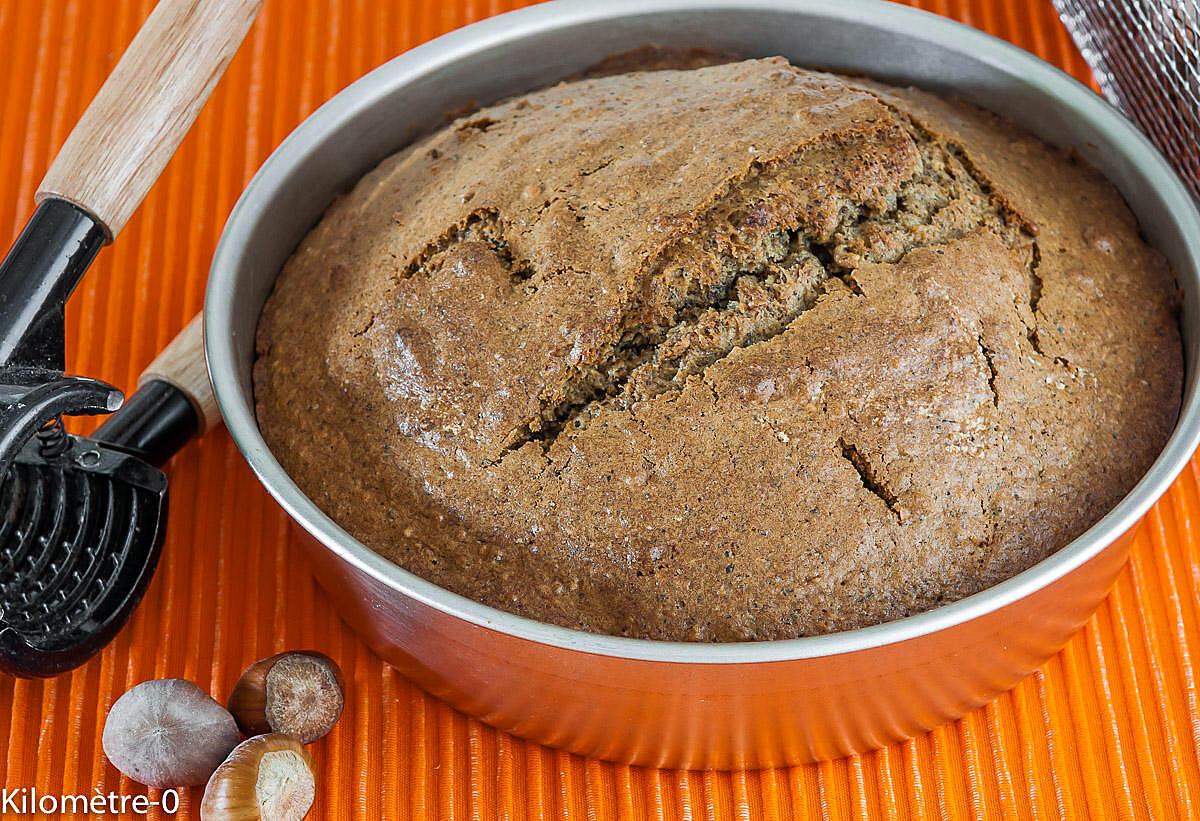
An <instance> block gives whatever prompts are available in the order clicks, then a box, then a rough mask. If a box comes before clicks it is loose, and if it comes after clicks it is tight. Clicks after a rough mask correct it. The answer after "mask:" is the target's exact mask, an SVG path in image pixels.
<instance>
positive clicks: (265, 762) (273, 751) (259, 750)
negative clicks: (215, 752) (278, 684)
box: [200, 733, 317, 821]
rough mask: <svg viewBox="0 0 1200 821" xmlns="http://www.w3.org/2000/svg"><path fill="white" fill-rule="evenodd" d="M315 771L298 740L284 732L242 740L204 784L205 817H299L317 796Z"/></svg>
mask: <svg viewBox="0 0 1200 821" xmlns="http://www.w3.org/2000/svg"><path fill="white" fill-rule="evenodd" d="M316 783H317V771H316V768H315V767H314V766H313V760H312V756H311V755H309V753H308V750H306V749H305V748H304V745H303V744H301V743H300V742H299V741H298V740H296V739H295V738H293V737H292V736H289V735H283V734H282V733H270V734H268V735H259V736H255V737H254V738H251V739H248V740H247V741H243V742H242V743H241V744H239V745H238V746H237V747H235V748H234V750H233V752H231V753H230V754H229V757H228V758H226V759H225V761H224V762H223V763H222V764H221V766H219V767H217V770H216V772H214V773H213V774H212V778H210V779H209V781H208V786H206V787H205V788H204V798H203V799H202V800H201V802H200V819H201V821H258V819H270V821H299V820H300V819H302V818H304V817H305V816H306V815H307V814H308V811H309V809H310V808H311V807H312V804H313V800H314V799H315V798H316Z"/></svg>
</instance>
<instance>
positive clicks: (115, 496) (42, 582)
mask: <svg viewBox="0 0 1200 821" xmlns="http://www.w3.org/2000/svg"><path fill="white" fill-rule="evenodd" d="M200 319H201V318H200V315H197V316H196V317H195V319H193V320H192V322H191V323H190V324H189V325H188V326H187V327H186V328H185V329H184V330H183V332H181V333H180V334H179V336H177V337H176V338H175V340H174V341H173V342H172V343H171V344H170V345H169V346H168V347H167V348H166V350H164V351H163V353H162V354H161V355H160V356H159V357H158V358H157V359H155V360H154V362H153V363H151V365H150V367H149V368H147V369H146V371H145V373H143V374H142V377H141V379H140V380H139V387H138V389H137V391H136V392H135V393H134V394H133V396H132V397H130V399H129V401H128V402H126V403H125V404H124V406H123V407H121V409H120V410H118V411H117V412H116V413H114V414H112V416H110V417H109V418H108V419H106V420H105V422H104V424H102V425H101V426H100V427H99V428H97V429H96V431H95V432H94V433H93V434H92V435H91V436H88V437H82V436H75V435H72V434H69V433H66V432H65V431H63V429H62V426H61V425H60V424H57V423H55V422H51V423H50V424H49V425H48V426H46V427H44V428H42V429H41V430H40V431H39V432H38V433H37V434H36V435H35V436H33V437H32V438H31V439H30V440H29V441H28V442H26V444H25V446H24V447H23V448H22V449H21V451H20V452H18V453H17V455H16V458H15V459H14V460H13V463H12V466H11V467H10V468H9V470H8V471H7V473H6V474H5V475H4V476H3V478H2V479H0V510H2V511H3V519H2V520H0V669H2V670H4V671H6V672H9V673H13V674H15V675H22V676H47V675H55V674H57V673H60V672H62V671H64V670H69V669H71V668H72V667H75V666H77V665H79V664H81V663H82V662H84V661H86V660H87V659H88V658H90V657H91V656H92V655H93V654H94V653H95V652H96V651H97V650H99V649H100V648H101V647H103V646H104V645H105V644H106V643H107V642H108V640H109V639H110V638H112V636H113V634H114V633H116V631H117V630H118V629H120V627H121V625H122V624H124V622H125V620H126V618H127V617H128V615H129V613H130V612H131V611H132V609H133V607H134V606H135V605H136V604H137V602H138V600H139V599H140V598H141V595H142V593H143V592H144V590H145V588H146V585H147V584H148V583H149V581H150V578H151V576H152V574H153V572H154V568H155V566H156V564H157V562H158V556H159V552H160V550H161V547H162V540H163V531H164V527H165V525H166V517H167V479H166V476H165V475H164V474H163V472H162V471H161V470H160V469H159V468H160V467H161V466H162V465H163V464H165V463H166V461H167V460H168V459H170V457H171V456H172V455H174V454H175V453H176V452H178V450H179V449H180V448H182V447H183V446H184V445H185V444H186V443H187V442H188V441H189V440H190V439H191V438H193V437H194V436H197V435H199V434H201V433H203V432H205V431H206V430H208V429H209V428H210V427H212V426H213V425H214V424H215V423H216V421H217V419H218V418H219V417H218V414H217V411H216V407H215V403H214V400H213V398H212V391H211V388H210V387H209V385H208V374H207V373H206V372H205V370H204V353H203V343H202V340H201V327H200ZM89 381H90V380H89Z"/></svg>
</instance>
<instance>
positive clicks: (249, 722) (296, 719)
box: [229, 650, 346, 744]
mask: <svg viewBox="0 0 1200 821" xmlns="http://www.w3.org/2000/svg"><path fill="white" fill-rule="evenodd" d="M345 693H346V687H345V679H344V678H343V676H342V671H341V668H339V667H338V665H337V662H335V661H334V660H333V659H331V658H330V657H329V656H327V655H325V654H324V653H318V652H317V651H315V650H297V651H291V652H287V653H279V654H277V655H274V656H271V657H270V658H265V659H263V660H262V661H258V662H255V663H254V664H252V665H250V666H249V667H247V668H246V670H245V672H243V673H242V676H241V678H239V679H238V682H237V684H235V685H234V688H233V692H232V693H230V695H229V711H230V712H231V713H232V714H233V717H234V719H235V720H236V721H237V724H238V727H240V728H241V730H242V732H244V733H245V734H246V735H258V734H260V733H287V734H288V735H292V736H295V737H296V738H297V739H299V740H300V741H301V742H302V743H304V744H308V743H311V742H313V741H316V740H317V739H319V738H322V737H324V736H325V735H326V734H327V733H328V732H329V731H330V730H331V729H333V725H334V724H336V723H337V720H338V718H339V717H340V716H341V714H342V707H343V706H344V704H345V700H346V697H345Z"/></svg>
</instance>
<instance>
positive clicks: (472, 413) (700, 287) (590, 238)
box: [255, 59, 1182, 641]
mask: <svg viewBox="0 0 1200 821" xmlns="http://www.w3.org/2000/svg"><path fill="white" fill-rule="evenodd" d="M1172 299H1173V297H1172V290H1171V278H1170V272H1169V271H1168V269H1167V267H1166V265H1165V263H1164V262H1163V260H1162V259H1161V257H1160V256H1159V255H1158V254H1156V253H1155V252H1154V251H1152V250H1151V249H1149V248H1147V247H1146V246H1145V244H1144V243H1143V242H1142V241H1141V240H1140V239H1139V237H1138V235H1137V227H1136V224H1135V223H1134V221H1133V219H1132V217H1131V215H1130V214H1129V213H1128V210H1127V209H1126V208H1125V206H1124V204H1123V203H1122V202H1121V199H1120V197H1119V196H1118V195H1117V193H1116V192H1115V191H1114V190H1113V189H1112V187H1111V186H1110V185H1109V184H1108V183H1107V182H1106V181H1104V180H1103V179H1102V178H1100V177H1099V176H1098V175H1096V174H1095V173H1093V172H1091V171H1089V170H1087V169H1084V168H1081V167H1080V166H1079V165H1077V164H1074V163H1072V162H1071V161H1070V160H1069V159H1068V158H1066V157H1064V156H1062V155H1061V154H1059V153H1057V152H1055V151H1052V150H1051V149H1049V148H1047V147H1046V146H1045V145H1043V144H1042V143H1040V142H1038V141H1037V140H1035V139H1033V138H1032V137H1030V136H1028V135H1027V134H1026V133H1025V132H1023V131H1021V130H1019V129H1017V128H1016V127H1014V126H1012V125H1011V124H1008V123H1004V122H1002V121H1000V120H998V119H996V118H994V117H992V116H991V115H988V114H986V113H984V112H981V111H979V110H977V109H974V108H972V107H970V106H966V105H964V104H961V103H956V102H950V101H945V100H942V99H939V98H936V97H931V96H930V95H926V94H924V93H922V92H918V91H913V90H908V91H904V90H898V89H892V88H888V87H884V86H880V85H877V84H874V83H870V82H867V81H859V80H848V79H845V78H839V77H835V76H832V75H828V74H819V73H814V72H808V71H803V70H800V69H797V68H794V67H792V66H790V65H788V64H787V63H786V62H785V61H783V60H781V59H771V60H755V61H745V62H741V63H730V64H725V65H715V66H709V67H704V68H699V69H694V70H687V71H659V72H654V73H628V74H621V75H617V76H609V77H603V78H594V79H587V80H582V81H578V82H572V83H567V84H560V85H558V86H555V87H552V88H549V89H546V90H543V91H540V92H535V93H532V94H529V95H527V96H525V97H522V98H518V99H514V100H509V101H506V102H504V103H501V104H499V105H496V106H493V107H490V108H487V109H484V110H482V111H479V112H475V113H473V114H471V115H469V116H467V117H464V118H461V119H459V120H457V121H456V122H454V123H453V124H452V125H451V126H449V127H448V128H446V129H445V130H443V131H440V132H438V133H436V134H434V135H432V136H430V137H428V138H427V139H425V140H423V141H421V142H419V143H418V144H416V145H414V146H412V147H410V148H409V149H407V150H405V151H403V152H401V153H400V154H398V155H396V156H395V157H392V158H390V159H388V160H386V161H385V162H384V163H382V164H381V165H380V167H379V168H377V169H376V170H375V171H373V172H371V173H370V174H368V175H367V176H366V177H365V178H364V179H363V180H362V181H361V182H360V183H359V184H358V185H357V186H356V187H355V189H354V190H353V191H352V192H351V193H350V194H349V195H347V196H346V197H344V198H342V199H341V200H340V201H339V202H337V203H336V204H335V205H334V206H333V207H332V208H331V209H330V211H329V213H328V214H327V215H326V217H325V218H324V219H323V220H322V222H321V223H320V224H319V225H318V226H317V227H316V228H315V229H314V230H313V232H312V233H311V234H310V235H309V236H308V237H307V238H306V239H305V240H304V241H303V242H302V243H301V244H300V247H299V248H298V249H297V251H296V253H295V255H294V256H293V258H292V259H291V260H290V261H289V262H288V264H287V265H286V266H285V269H284V271H283V273H282V274H281V276H280V279H279V283H278V285H277V288H276V290H275V292H274V293H273V294H272V296H271V298H270V299H269V301H268V303H267V306H266V308H265V309H264V313H263V318H262V321H261V324H260V327H259V336H258V348H259V359H258V362H257V364H256V366H255V388H256V399H257V403H258V415H259V420H260V424H261V426H262V429H263V433H264V435H265V436H266V438H267V441H268V443H269V444H270V446H271V448H272V450H273V452H274V453H275V454H276V455H277V456H278V458H279V459H280V460H281V462H282V463H283V465H284V467H285V468H286V469H287V470H288V472H289V473H290V474H291V475H292V476H293V477H294V478H295V479H296V481H297V482H298V483H299V484H300V486H301V488H302V489H303V490H304V491H305V492H306V493H307V494H308V495H309V496H310V497H312V498H313V500H314V501H315V502H316V503H317V504H318V505H320V506H321V507H322V508H323V509H325V510H326V511H327V512H328V513H329V514H330V515H331V516H333V518H334V519H335V520H337V521H338V522H339V523H341V524H342V525H343V526H345V527H346V528H347V529H348V530H349V531H350V532H351V533H353V534H354V535H356V536H357V537H358V538H360V539H361V540H362V541H364V542H365V543H366V544H368V545H370V546H371V547H373V548H374V549H376V550H379V551H380V552H381V553H382V554H384V555H385V556H387V557H389V558H391V559H392V560H394V561H396V562H397V563H399V564H401V565H403V566H405V567H407V568H409V569H410V570H412V571H414V572H416V573H418V574H420V575H422V576H424V577H425V578H428V579H430V580H431V581H434V582H436V583H438V584H440V585H443V586H445V587H447V588H449V589H451V590H454V591H456V592H458V593H461V594H463V595H466V596H469V597H471V598H474V599H477V600H479V601H483V602H486V603H488V604H491V605H494V606H497V607H500V608H503V609H506V610H510V611H513V612H517V613H520V614H523V615H527V616H530V617H533V618H538V619H542V620H545V621H550V622H553V623H557V624H563V625H568V626H573V627H579V628H582V629H586V630H592V631H597V632H606V633H616V634H625V635H635V636H642V637H651V638H662V639H684V640H704V641H724V640H737V639H772V638H785V637H792V636H799V635H809V634H815V633H823V632H828V631H832V630H839V629H846V628H853V627H858V626H862V625H867V624H872V623H877V622H880V621H885V620H888V619H893V618H897V617H900V616H903V615H906V614H910V613H914V612H919V611H921V610H925V609H928V608H929V607H933V606H936V605H937V604H939V603H943V602H946V601H949V600H953V599H956V598H960V597H962V596H965V595H969V594H971V593H973V592H976V591H978V590H980V589H982V588H983V587H986V586H988V585H990V584H992V583H994V582H996V581H999V580H1001V579H1003V578H1006V577H1007V576H1010V575H1012V574H1013V573H1015V572H1018V571H1020V570H1022V569H1024V568H1025V567H1028V566H1029V565H1030V564H1032V563H1033V562H1035V561H1037V560H1039V559H1041V558H1043V557H1044V556H1046V555H1047V554H1048V553H1049V552H1051V551H1053V550H1054V549H1056V548H1058V547H1060V546H1062V545H1063V544H1065V543H1066V542H1067V541H1069V540H1070V539H1071V538H1073V537H1074V536H1076V535H1078V534H1079V533H1080V532H1082V531H1083V530H1084V529H1085V528H1086V527H1088V526H1089V525H1090V524H1091V523H1092V522H1094V521H1095V520H1096V519H1097V518H1098V517H1099V516H1101V515H1102V514H1103V513H1104V512H1105V511H1106V510H1107V509H1108V508H1109V507H1111V506H1112V505H1113V504H1114V503H1115V502H1116V501H1117V500H1118V499H1119V498H1120V497H1121V496H1122V495H1123V494H1124V493H1125V492H1127V491H1128V490H1129V488H1130V487H1131V486H1132V485H1133V484H1134V482H1135V481H1136V480H1137V478H1138V477H1139V476H1140V475H1141V474H1142V473H1143V472H1144V471H1145V469H1146V468H1147V467H1148V466H1149V464H1150V462H1151V461H1152V460H1153V458H1154V457H1155V456H1156V455H1157V453H1158V451H1159V449H1160V448H1161V447H1162V445H1163V443H1164V442H1165V440H1166V437H1167V436H1168V434H1169V432H1170V430H1171V427H1172V425H1173V423H1174V420H1175V416H1176V414H1177V412H1178V406H1179V399H1180V390H1181V387H1180V386H1181V375H1182V362H1181V350H1180V342H1179V337H1178V329H1177V324H1176V320H1175V313H1174V311H1175V308H1174V305H1173V302H1172Z"/></svg>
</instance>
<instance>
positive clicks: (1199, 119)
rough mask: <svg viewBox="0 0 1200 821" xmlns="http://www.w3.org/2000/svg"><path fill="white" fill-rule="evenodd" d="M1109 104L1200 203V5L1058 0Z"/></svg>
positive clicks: (1194, 0)
mask: <svg viewBox="0 0 1200 821" xmlns="http://www.w3.org/2000/svg"><path fill="white" fill-rule="evenodd" d="M1054 6H1055V8H1056V9H1057V10H1058V13H1059V15H1060V16H1061V17H1062V19H1063V22H1064V23H1065V24H1066V26H1067V30H1068V31H1070V33H1071V36H1072V37H1073V38H1074V40H1075V43H1076V45H1078V46H1079V50H1080V51H1081V52H1082V53H1083V57H1084V59H1085V60H1087V62H1088V65H1090V66H1091V67H1092V70H1093V71H1094V72H1095V74H1096V79H1097V81H1098V82H1099V83H1100V88H1101V89H1102V90H1103V92H1104V95H1105V96H1106V97H1107V98H1108V100H1109V102H1111V103H1112V104H1113V105H1115V106H1117V107H1118V108H1119V109H1121V110H1122V111H1123V112H1124V113H1125V114H1126V116H1128V117H1129V118H1130V119H1131V120H1133V121H1134V122H1135V123H1137V124H1138V126H1139V127H1140V128H1141V129H1142V131H1143V132H1145V134H1146V135H1147V136H1148V137H1150V139H1151V140H1153V141H1154V143H1155V144H1156V145H1157V146H1158V148H1159V150H1160V151H1162V153H1163V155H1164V156H1165V157H1166V158H1167V159H1168V160H1170V161H1171V163H1172V164H1173V165H1174V166H1175V169H1176V170H1177V171H1178V172H1179V174H1180V176H1181V177H1183V180H1184V182H1185V183H1186V184H1187V186H1188V188H1189V189H1190V190H1191V192H1192V196H1194V197H1196V198H1197V199H1200V0H1054Z"/></svg>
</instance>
